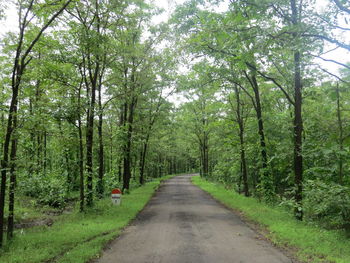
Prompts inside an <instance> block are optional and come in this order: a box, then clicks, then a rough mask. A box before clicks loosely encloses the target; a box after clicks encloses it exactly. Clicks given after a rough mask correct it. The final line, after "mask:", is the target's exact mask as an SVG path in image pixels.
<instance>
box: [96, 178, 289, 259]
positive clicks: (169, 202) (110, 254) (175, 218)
mask: <svg viewBox="0 0 350 263" xmlns="http://www.w3.org/2000/svg"><path fill="white" fill-rule="evenodd" d="M98 262H99V263H114V262H115V263H126V262H130V263H141V262H142V263H151V262H152V263H153V262H157V263H158V262H164V263H173V262H181V263H185V262H188V263H196V262H208V263H221V262H223V263H229V262H232V263H287V262H288V263H291V262H292V260H291V259H288V258H287V257H286V256H285V255H283V254H282V253H281V252H280V251H279V250H278V249H276V248H274V247H273V246H271V245H270V244H269V243H268V242H267V241H264V240H262V239H259V235H258V234H257V233H255V232H254V231H253V230H252V229H251V228H249V227H248V226H247V225H246V224H245V223H244V222H242V221H241V219H240V218H239V217H238V216H237V215H235V214H234V213H233V212H231V211H230V210H228V209H226V208H225V207H223V206H222V205H220V204H219V203H217V202H216V201H215V200H213V199H212V198H211V197H210V196H209V195H208V194H207V193H205V192H204V191H202V190H201V189H199V188H198V187H196V186H194V185H192V184H191V181H190V176H188V175H187V176H177V177H175V178H172V179H170V180H168V181H166V182H165V183H164V184H163V185H162V186H161V187H160V189H159V191H158V192H157V194H156V195H155V196H154V197H153V198H152V199H151V201H150V202H149V204H148V205H147V206H146V208H145V209H144V210H143V211H142V212H141V213H140V214H139V215H138V217H137V219H136V220H135V221H134V222H133V223H132V224H131V225H130V226H128V227H127V228H126V229H125V231H124V233H123V234H122V235H121V236H120V237H119V238H117V239H116V240H115V241H113V242H112V243H111V244H110V246H109V247H108V248H107V249H106V250H105V252H104V254H103V255H102V257H101V258H100V260H99V261H98Z"/></svg>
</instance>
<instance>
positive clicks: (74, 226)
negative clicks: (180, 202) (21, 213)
mask: <svg viewBox="0 0 350 263" xmlns="http://www.w3.org/2000/svg"><path fill="white" fill-rule="evenodd" d="M170 177H171V176H166V177H162V178H159V179H156V180H154V181H152V182H149V183H147V184H145V185H144V186H142V187H139V188H136V189H134V190H132V191H131V193H130V194H128V195H123V196H122V203H121V205H120V206H114V205H113V204H112V203H111V201H110V199H109V198H105V199H103V200H99V201H96V202H95V206H94V207H93V208H91V209H89V210H87V211H86V212H84V213H79V212H78V211H74V212H73V213H72V214H68V215H62V216H60V218H59V219H58V220H57V221H56V222H55V223H54V224H53V225H52V226H50V227H48V226H41V227H33V228H30V229H24V230H23V229H22V230H18V231H16V232H15V238H14V239H13V241H12V242H11V243H10V244H7V245H6V246H5V248H4V249H2V250H0V262H6V263H17V262H21V263H23V262H26V263H36V262H47V263H51V262H65V263H68V262H72V263H73V262H74V263H84V262H87V261H88V260H91V259H93V258H97V257H98V256H99V254H100V252H101V250H102V248H103V246H104V245H105V244H106V243H107V242H108V241H110V240H112V239H114V238H115V237H116V236H117V235H118V234H119V233H120V231H121V230H122V228H123V227H125V226H126V225H127V224H128V223H129V222H130V221H131V220H132V219H133V218H135V216H136V215H137V213H138V212H139V211H140V210H142V209H143V207H144V206H145V204H146V203H147V202H148V201H149V199H150V198H151V197H152V195H153V193H154V192H155V191H156V189H157V188H158V186H159V185H160V183H161V181H163V180H165V179H168V178H170Z"/></svg>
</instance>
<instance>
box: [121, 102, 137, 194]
mask: <svg viewBox="0 0 350 263" xmlns="http://www.w3.org/2000/svg"><path fill="white" fill-rule="evenodd" d="M135 106H136V99H135V98H132V100H131V103H130V105H129V114H128V118H127V137H126V147H125V153H124V173H123V191H124V190H127V191H128V190H129V188H130V179H131V140H132V133H133V122H134V109H135Z"/></svg>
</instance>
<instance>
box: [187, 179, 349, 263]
mask: <svg viewBox="0 0 350 263" xmlns="http://www.w3.org/2000/svg"><path fill="white" fill-rule="evenodd" d="M192 182H193V183H194V184H195V185H197V186H199V187H200V188H201V189H203V190H204V191H206V192H208V193H209V194H210V195H212V196H213V197H214V198H215V199H217V200H219V201H220V202H221V203H223V204H224V205H226V206H228V207H230V208H233V209H235V210H239V211H240V212H241V213H242V215H243V217H245V218H247V219H248V220H252V221H253V222H254V223H257V224H259V225H260V226H261V227H263V228H265V229H266V230H267V231H266V234H265V235H266V237H267V238H268V239H270V240H271V241H272V242H273V243H274V244H276V245H277V246H279V247H288V248H292V250H293V251H296V252H295V253H296V256H297V257H298V259H299V260H301V261H304V262H323V263H325V262H336V263H349V262H350V249H349V247H350V240H349V239H348V238H346V236H345V234H344V233H343V232H341V231H334V230H326V229H322V228H319V227H317V226H314V225H310V224H307V223H305V222H300V221H297V220H295V219H294V218H293V217H292V216H291V214H290V213H288V212H287V211H285V210H284V209H282V208H280V207H271V206H268V205H266V204H264V203H261V202H259V201H258V200H256V199H254V198H247V197H244V196H242V195H239V194H238V193H236V192H234V191H232V190H227V189H226V188H225V187H224V186H223V185H222V184H217V183H212V182H209V181H206V180H205V179H203V178H201V177H199V176H194V177H192Z"/></svg>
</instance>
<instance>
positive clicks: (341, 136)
mask: <svg viewBox="0 0 350 263" xmlns="http://www.w3.org/2000/svg"><path fill="white" fill-rule="evenodd" d="M336 94H337V120H338V129H339V135H338V136H339V138H338V140H339V151H340V156H339V161H338V167H339V170H338V173H339V184H343V151H344V129H343V120H342V116H341V106H340V91H339V83H337V86H336Z"/></svg>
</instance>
